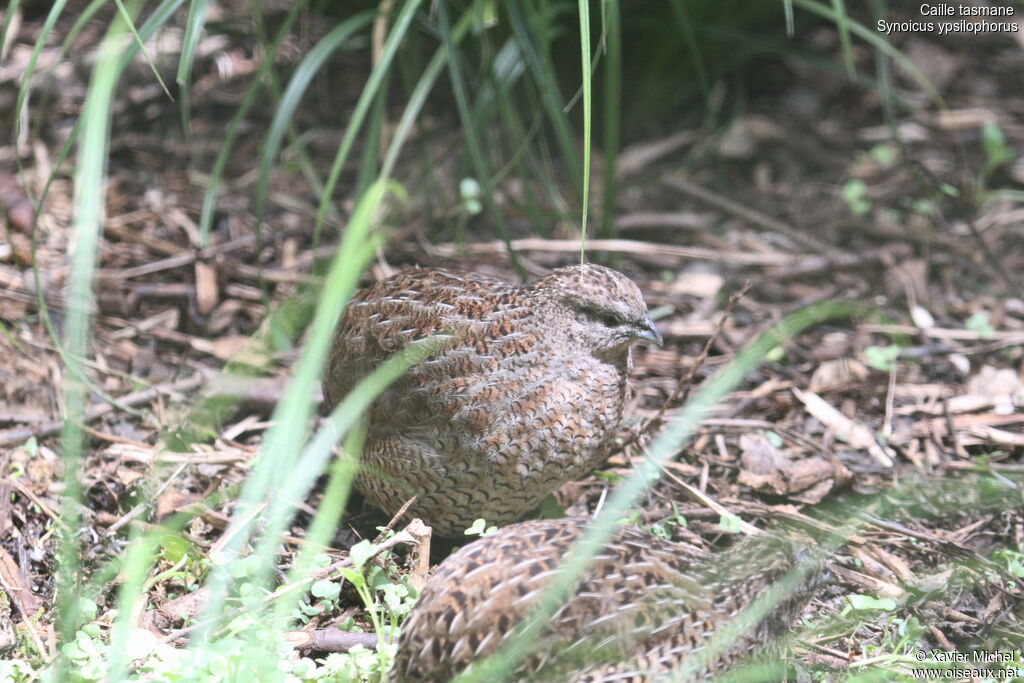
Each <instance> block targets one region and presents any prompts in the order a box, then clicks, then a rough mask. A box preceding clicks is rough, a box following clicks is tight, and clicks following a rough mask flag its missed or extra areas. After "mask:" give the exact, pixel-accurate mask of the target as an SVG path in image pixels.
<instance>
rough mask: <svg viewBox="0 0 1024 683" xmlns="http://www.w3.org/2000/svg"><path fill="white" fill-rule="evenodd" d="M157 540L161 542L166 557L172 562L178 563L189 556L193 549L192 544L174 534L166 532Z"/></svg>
mask: <svg viewBox="0 0 1024 683" xmlns="http://www.w3.org/2000/svg"><path fill="white" fill-rule="evenodd" d="M157 542H158V543H159V544H160V549H161V551H162V554H163V556H164V559H165V560H167V561H168V562H170V563H171V564H178V563H179V562H181V560H182V559H183V558H185V557H187V556H188V554H189V551H190V550H191V549H192V545H191V544H190V543H189V542H188V541H187V540H185V539H184V538H182V537H181V536H176V535H174V534H164V535H163V536H161V537H160V538H159V539H158V540H157Z"/></svg>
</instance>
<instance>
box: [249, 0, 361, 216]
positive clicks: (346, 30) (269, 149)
mask: <svg viewBox="0 0 1024 683" xmlns="http://www.w3.org/2000/svg"><path fill="white" fill-rule="evenodd" d="M372 20H373V13H372V12H360V13H359V14H357V15H355V16H354V17H352V18H350V19H348V20H346V21H345V22H343V23H341V24H339V25H338V26H336V27H335V28H333V29H332V30H331V32H330V33H328V34H327V35H326V36H324V37H323V38H322V39H320V42H318V43H317V44H316V45H315V46H313V49H311V50H310V51H309V53H308V54H307V55H306V56H305V58H303V60H302V62H301V63H300V64H299V66H298V67H296V69H295V72H294V73H293V74H292V77H291V79H290V80H289V81H288V87H287V88H285V91H284V93H283V94H282V96H281V102H280V104H278V107H277V111H275V112H274V118H273V120H272V121H271V123H270V128H269V129H268V130H267V134H266V140H265V141H264V143H263V148H262V150H261V151H260V161H259V178H258V180H257V181H256V194H255V199H254V203H253V213H254V214H255V216H256V223H257V225H259V224H261V223H262V222H263V212H264V210H265V208H266V197H267V185H268V183H269V182H270V169H271V167H272V166H273V163H274V159H276V158H277V153H278V150H279V149H280V148H281V140H282V139H283V138H284V134H285V132H286V131H287V129H288V124H289V122H290V121H291V118H292V115H293V114H294V113H295V109H296V108H298V106H299V104H300V102H301V100H302V95H303V93H305V92H306V88H308V87H309V84H310V83H311V82H312V81H313V77H314V76H316V74H317V73H318V72H319V71H320V67H321V66H323V63H324V61H325V60H326V59H327V58H328V57H329V56H330V55H331V54H332V53H333V52H334V51H335V50H336V49H338V47H339V46H340V45H341V44H342V43H344V42H345V41H346V40H348V39H349V38H351V37H352V36H353V35H354V34H355V33H356V32H358V31H360V30H362V29H363V28H365V27H366V26H367V25H368V24H369V23H370V22H371V21H372ZM353 118H354V117H353Z"/></svg>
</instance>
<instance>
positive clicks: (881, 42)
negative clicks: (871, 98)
mask: <svg viewBox="0 0 1024 683" xmlns="http://www.w3.org/2000/svg"><path fill="white" fill-rule="evenodd" d="M787 2H793V3H795V4H796V5H797V6H799V7H802V8H804V9H805V10H807V11H808V12H811V13H812V14H817V15H818V16H820V17H825V18H826V19H828V20H829V21H831V22H833V23H835V24H836V25H837V26H838V25H839V21H840V19H839V15H838V14H836V12H835V10H833V9H832V8H830V7H826V6H825V5H824V4H822V3H820V2H817V1H816V0H787ZM846 22H847V26H848V27H849V29H850V31H851V32H852V33H855V34H857V36H858V37H860V38H861V39H863V40H864V41H865V42H867V43H869V44H870V45H871V46H872V47H874V48H875V49H876V50H878V51H879V52H882V53H883V54H885V55H886V56H887V57H889V58H890V59H892V60H893V61H895V62H898V63H899V65H900V66H901V67H903V68H904V69H905V70H906V72H907V73H908V74H909V75H910V77H911V78H913V79H914V80H915V81H917V84H918V85H920V86H921V87H922V88H923V89H924V91H925V92H926V93H927V94H928V96H929V97H930V98H931V99H932V101H933V102H934V103H935V104H936V105H937V106H939V107H942V108H943V109H945V108H946V104H945V102H944V101H943V99H942V95H940V94H939V92H938V91H937V90H936V89H935V86H933V85H932V83H931V81H929V80H928V78H927V77H926V76H925V75H924V74H923V73H921V70H920V69H919V68H917V66H916V65H915V64H914V63H913V62H912V61H910V60H909V59H907V58H906V57H905V56H903V53H902V52H900V51H899V50H897V49H896V48H895V47H893V46H892V45H890V44H889V42H888V41H887V40H886V39H885V37H884V36H880V35H878V33H877V32H876V31H875V30H874V29H871V28H868V27H866V26H864V25H863V24H861V23H860V22H857V21H854V20H853V19H850V18H849V17H847V20H846Z"/></svg>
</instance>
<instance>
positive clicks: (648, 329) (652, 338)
mask: <svg viewBox="0 0 1024 683" xmlns="http://www.w3.org/2000/svg"><path fill="white" fill-rule="evenodd" d="M636 336H637V339H646V340H647V341H649V342H651V343H652V344H654V345H656V346H658V347H661V345H662V344H663V341H662V339H661V332H658V328H657V327H655V326H654V321H653V320H651V319H650V318H649V317H648V316H644V320H643V322H642V323H640V324H639V325H637V331H636Z"/></svg>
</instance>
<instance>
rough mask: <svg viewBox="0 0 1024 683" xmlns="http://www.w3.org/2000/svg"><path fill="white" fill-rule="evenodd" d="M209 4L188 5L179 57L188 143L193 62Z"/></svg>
mask: <svg viewBox="0 0 1024 683" xmlns="http://www.w3.org/2000/svg"><path fill="white" fill-rule="evenodd" d="M209 6H210V0H192V3H191V4H190V5H189V7H188V18H187V19H186V20H185V37H184V38H183V39H182V44H181V55H179V57H178V73H177V74H176V76H175V81H176V82H177V84H178V98H179V101H178V106H179V109H180V112H181V130H182V133H184V135H185V142H186V143H187V142H188V141H189V140H191V138H192V130H191V129H192V127H191V126H190V125H189V119H190V118H191V117H190V115H189V112H190V110H191V108H192V98H191V97H190V93H189V82H190V81H191V76H192V64H193V62H194V61H195V57H196V47H197V46H198V45H199V38H200V36H202V34H203V26H204V25H205V23H206V10H207V9H208V8H209Z"/></svg>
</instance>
